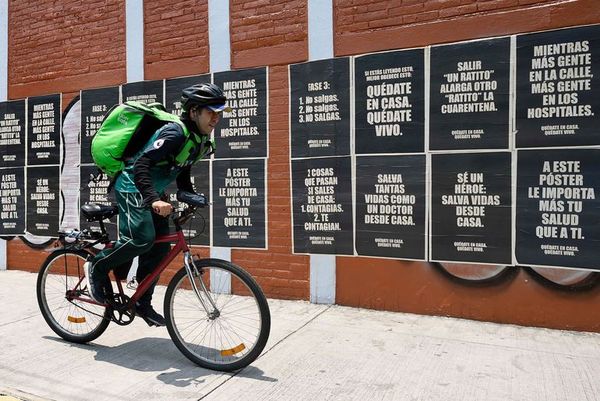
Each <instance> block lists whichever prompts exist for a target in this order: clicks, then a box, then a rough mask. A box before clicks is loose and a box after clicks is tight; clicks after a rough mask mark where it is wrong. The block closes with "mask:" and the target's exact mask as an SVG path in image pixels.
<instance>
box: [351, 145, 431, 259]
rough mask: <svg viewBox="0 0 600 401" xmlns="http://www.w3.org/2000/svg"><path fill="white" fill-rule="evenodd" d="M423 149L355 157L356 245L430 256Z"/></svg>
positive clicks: (380, 252)
mask: <svg viewBox="0 0 600 401" xmlns="http://www.w3.org/2000/svg"><path fill="white" fill-rule="evenodd" d="M425 176H426V160H425V155H415V156H359V157H357V159H356V238H355V241H356V251H357V253H358V254H359V255H364V256H384V257H390V258H398V259H416V260H426V259H427V257H426V255H425V238H426V237H425V232H426V231H425V227H426V226H425V223H426V222H425V213H426V210H425V205H426V203H427V202H426V198H425V184H426V180H425Z"/></svg>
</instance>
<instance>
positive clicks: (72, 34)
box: [8, 0, 125, 105]
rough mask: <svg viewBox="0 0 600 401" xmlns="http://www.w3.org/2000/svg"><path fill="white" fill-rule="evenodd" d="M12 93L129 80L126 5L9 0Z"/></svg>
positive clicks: (73, 90)
mask: <svg viewBox="0 0 600 401" xmlns="http://www.w3.org/2000/svg"><path fill="white" fill-rule="evenodd" d="M8 10H9V11H8V12H9V16H10V17H9V27H8V30H9V39H8V42H9V51H8V59H9V66H8V70H9V72H8V81H9V82H8V96H9V98H11V99H18V98H24V97H27V96H33V95H42V94H48V93H59V92H63V93H65V100H64V101H63V105H67V104H68V103H69V101H70V100H71V99H72V98H73V97H74V96H75V95H76V94H77V93H78V92H79V90H80V89H85V88H90V87H98V86H110V85H118V84H120V83H122V82H124V80H125V4H124V2H122V1H119V0H109V1H107V0H90V1H86V2H81V1H75V0H65V1H58V2H57V1H49V0H40V1H30V0H10V1H9V4H8Z"/></svg>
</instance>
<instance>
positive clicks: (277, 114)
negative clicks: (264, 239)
mask: <svg viewBox="0 0 600 401" xmlns="http://www.w3.org/2000/svg"><path fill="white" fill-rule="evenodd" d="M288 92H289V88H288V69H287V66H278V67H270V68H269V160H268V166H267V170H268V177H267V179H268V184H267V192H268V200H267V205H268V224H269V226H268V228H267V231H268V236H269V238H268V243H269V248H268V250H267V251H243V250H234V251H232V255H231V257H232V260H233V262H234V263H238V264H240V265H242V266H244V268H246V269H248V271H249V272H250V273H251V274H252V275H253V276H254V277H255V278H256V279H257V280H258V282H259V284H260V285H261V287H262V288H263V290H265V292H266V294H267V296H272V297H276V298H287V299H308V298H309V258H308V256H302V255H291V252H292V238H291V227H290V223H291V221H292V216H291V205H290V203H291V202H290V199H291V193H290V179H289V177H290V162H289V99H288Z"/></svg>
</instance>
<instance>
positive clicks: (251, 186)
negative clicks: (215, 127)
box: [212, 159, 267, 249]
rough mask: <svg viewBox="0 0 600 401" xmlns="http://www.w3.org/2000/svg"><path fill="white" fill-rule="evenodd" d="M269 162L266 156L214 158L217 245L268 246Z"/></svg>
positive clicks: (215, 232)
mask: <svg viewBox="0 0 600 401" xmlns="http://www.w3.org/2000/svg"><path fill="white" fill-rule="evenodd" d="M265 165H266V161H265V159H254V160H251V159H243V160H215V161H213V165H212V169H213V171H212V173H213V194H212V202H213V220H212V222H213V243H212V245H213V246H223V247H231V248H261V249H263V248H266V227H267V224H266V214H265V213H266V199H267V194H266V186H265V184H266V177H265Z"/></svg>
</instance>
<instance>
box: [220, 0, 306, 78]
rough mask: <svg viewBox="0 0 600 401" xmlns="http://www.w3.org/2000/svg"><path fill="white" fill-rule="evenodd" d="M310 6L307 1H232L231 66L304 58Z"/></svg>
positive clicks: (274, 62)
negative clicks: (308, 8)
mask: <svg viewBox="0 0 600 401" xmlns="http://www.w3.org/2000/svg"><path fill="white" fill-rule="evenodd" d="M307 7H308V6H307V2H306V1H305V0H252V1H247V0H231V1H230V31H231V53H232V54H231V65H232V68H243V67H253V66H257V65H276V64H289V63H294V62H299V61H305V60H306V59H307V57H308V44H307V38H308V36H307V32H308V21H307V14H306V13H307Z"/></svg>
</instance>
